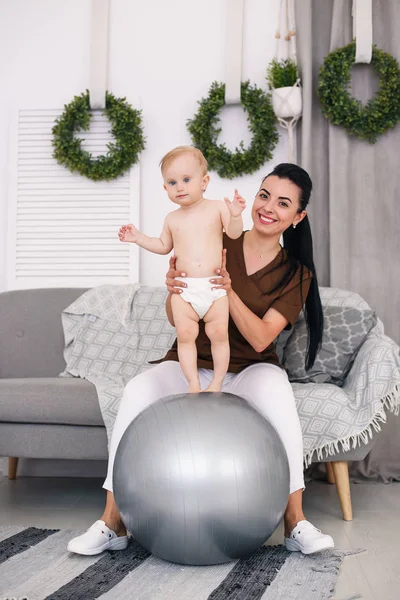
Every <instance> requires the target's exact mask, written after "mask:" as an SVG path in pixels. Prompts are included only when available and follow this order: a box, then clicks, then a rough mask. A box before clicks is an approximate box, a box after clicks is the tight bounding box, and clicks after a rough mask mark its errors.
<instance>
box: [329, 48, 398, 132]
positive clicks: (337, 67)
mask: <svg viewBox="0 0 400 600" xmlns="http://www.w3.org/2000/svg"><path fill="white" fill-rule="evenodd" d="M355 52H356V44H355V42H351V43H350V44H348V45H347V46H344V47H343V48H339V49H338V50H334V51H333V52H331V53H330V54H328V56H327V57H326V58H325V60H324V63H323V65H322V66H321V69H320V74H319V83H318V90H317V93H318V97H319V100H320V102H321V110H322V113H323V114H324V115H325V117H326V118H327V119H328V120H329V121H330V122H331V123H332V124H333V125H339V126H341V127H344V128H345V129H346V131H347V132H348V133H349V134H350V135H354V136H356V137H358V138H359V139H362V140H367V141H368V142H370V143H371V144H374V143H375V142H376V140H377V139H378V137H379V136H380V135H381V134H383V133H385V132H386V131H388V130H389V129H392V128H393V127H395V126H396V125H397V123H398V122H399V120H400V68H399V64H398V62H397V60H396V59H395V58H394V57H393V56H392V55H391V54H388V53H387V52H383V50H380V49H378V48H377V47H376V46H373V49H372V60H371V67H372V68H373V69H374V71H375V72H376V73H377V74H378V75H379V77H380V79H379V84H378V91H377V93H376V94H375V96H374V97H373V98H371V99H370V100H369V101H368V102H367V103H366V104H365V105H364V104H363V103H362V102H360V101H359V100H357V99H356V98H354V97H353V96H351V95H350V93H349V89H348V88H349V85H350V82H351V68H352V66H353V65H354V60H355Z"/></svg>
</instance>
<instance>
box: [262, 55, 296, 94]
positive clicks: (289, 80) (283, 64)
mask: <svg viewBox="0 0 400 600" xmlns="http://www.w3.org/2000/svg"><path fill="white" fill-rule="evenodd" d="M297 78H298V74H297V63H296V61H295V60H294V58H285V59H282V60H278V59H277V58H273V59H272V60H271V62H270V63H269V65H268V68H267V82H268V85H269V87H270V89H271V90H272V89H275V88H283V87H289V86H290V87H291V86H292V85H295V83H296V82H297Z"/></svg>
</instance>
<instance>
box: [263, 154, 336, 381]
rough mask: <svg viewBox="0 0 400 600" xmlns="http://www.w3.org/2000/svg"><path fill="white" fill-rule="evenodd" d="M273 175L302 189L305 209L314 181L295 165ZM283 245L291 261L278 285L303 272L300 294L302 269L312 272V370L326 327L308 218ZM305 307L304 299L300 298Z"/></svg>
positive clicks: (309, 352)
mask: <svg viewBox="0 0 400 600" xmlns="http://www.w3.org/2000/svg"><path fill="white" fill-rule="evenodd" d="M271 175H274V176H275V177H279V178H280V179H288V180H289V181H291V182H292V183H294V184H295V185H297V187H298V188H299V189H300V199H299V210H298V212H299V213H300V212H301V211H303V210H305V209H306V207H307V205H308V202H309V200H310V196H311V190H312V182H311V179H310V176H309V174H308V173H307V171H305V170H304V169H302V168H301V167H299V166H298V165H294V164H292V163H281V164H279V165H277V166H276V167H275V169H274V170H273V171H272V172H271V173H269V175H267V176H266V177H264V179H263V181H265V179H266V178H267V177H270V176H271ZM283 245H284V248H285V250H286V251H287V253H288V257H289V260H290V261H291V268H290V269H289V273H288V274H287V275H285V277H284V280H285V281H282V282H280V283H279V287H280V286H281V285H282V284H283V285H286V283H287V282H288V281H289V280H290V279H291V278H292V276H293V274H294V273H296V272H297V270H298V269H300V293H301V290H302V282H303V267H304V266H305V267H307V268H308V269H309V270H310V271H311V273H312V280H311V285H310V290H309V292H308V296H307V299H306V303H305V306H304V316H305V320H306V323H307V329H308V344H307V355H306V369H307V370H308V369H311V367H312V366H313V364H314V361H315V357H316V354H317V352H318V350H319V348H320V347H321V342H322V334H323V327H324V314H323V311H322V304H321V298H320V295H319V290H318V279H317V273H316V270H315V265H314V258H313V242H312V235H311V227H310V221H309V219H308V216H307V215H306V216H305V217H304V219H303V220H302V221H300V223H298V224H297V226H296V228H295V229H294V228H293V227H289V228H288V229H286V231H284V233H283ZM301 300H302V304H303V298H301Z"/></svg>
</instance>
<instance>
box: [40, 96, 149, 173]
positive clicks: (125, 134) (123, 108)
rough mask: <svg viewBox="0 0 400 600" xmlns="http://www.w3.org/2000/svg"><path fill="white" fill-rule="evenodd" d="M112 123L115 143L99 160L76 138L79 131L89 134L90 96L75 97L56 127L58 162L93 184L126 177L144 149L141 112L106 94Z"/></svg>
mask: <svg viewBox="0 0 400 600" xmlns="http://www.w3.org/2000/svg"><path fill="white" fill-rule="evenodd" d="M103 115H105V116H106V117H107V118H108V119H109V121H110V122H111V125H112V129H111V133H112V135H113V136H114V138H115V143H109V144H107V148H108V152H107V154H106V155H101V156H99V157H98V158H93V157H92V155H91V153H90V152H88V151H87V150H84V149H83V148H82V140H80V139H79V138H77V137H75V135H74V134H75V133H76V132H77V131H80V130H85V131H87V130H88V129H89V126H90V119H91V116H92V113H91V110H90V104H89V92H88V91H86V92H85V93H83V94H82V95H81V96H75V97H74V99H73V101H72V102H70V103H69V104H67V105H66V106H65V107H64V112H63V113H62V115H61V117H60V118H59V119H57V120H56V124H55V125H54V127H53V130H52V131H53V141H52V143H53V147H54V153H53V156H54V158H55V159H56V161H57V162H58V163H59V164H60V165H63V166H65V167H67V168H68V169H69V170H70V171H72V172H78V173H80V174H81V175H83V176H84V177H88V178H89V179H92V180H93V181H100V180H105V181H109V180H111V179H115V178H116V177H119V176H120V175H122V174H123V173H125V172H126V171H127V170H128V169H129V168H130V167H131V166H132V165H134V164H135V163H137V161H138V159H139V154H140V152H141V151H142V150H143V149H144V147H145V141H144V137H143V128H142V124H141V111H139V110H135V109H133V108H132V106H131V105H130V104H128V102H126V98H116V97H115V96H113V94H110V93H109V92H106V107H105V109H104V111H103Z"/></svg>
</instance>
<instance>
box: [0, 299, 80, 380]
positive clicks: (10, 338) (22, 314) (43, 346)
mask: <svg viewBox="0 0 400 600" xmlns="http://www.w3.org/2000/svg"><path fill="white" fill-rule="evenodd" d="M84 291H85V289H80V288H50V289H39V290H12V291H10V292H3V293H2V294H0V340H1V344H0V377H1V378H2V379H7V378H12V377H57V375H59V374H60V373H61V371H62V370H63V369H64V368H65V361H64V357H63V350H64V334H63V330H62V327H61V311H62V310H63V309H64V308H65V307H66V306H68V304H70V303H71V302H72V301H73V300H75V299H76V298H78V296H80V295H81V294H82V293H83V292H84Z"/></svg>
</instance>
